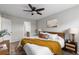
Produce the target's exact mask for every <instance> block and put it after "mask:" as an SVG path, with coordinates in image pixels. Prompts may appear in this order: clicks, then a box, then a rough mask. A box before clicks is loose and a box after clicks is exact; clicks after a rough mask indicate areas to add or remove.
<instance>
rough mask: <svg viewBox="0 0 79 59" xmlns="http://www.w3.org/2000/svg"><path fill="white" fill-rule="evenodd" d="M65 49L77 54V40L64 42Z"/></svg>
mask: <svg viewBox="0 0 79 59" xmlns="http://www.w3.org/2000/svg"><path fill="white" fill-rule="evenodd" d="M65 50H66V51H70V52H73V53H75V54H77V42H65Z"/></svg>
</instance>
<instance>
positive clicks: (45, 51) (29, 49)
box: [23, 43, 53, 55]
mask: <svg viewBox="0 0 79 59" xmlns="http://www.w3.org/2000/svg"><path fill="white" fill-rule="evenodd" d="M23 48H24V50H25V52H26V54H27V55H53V53H52V52H51V51H50V49H49V48H48V47H43V46H38V45H35V44H29V43H27V44H26V45H24V47H23Z"/></svg>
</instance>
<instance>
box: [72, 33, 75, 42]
mask: <svg viewBox="0 0 79 59" xmlns="http://www.w3.org/2000/svg"><path fill="white" fill-rule="evenodd" d="M74 39H75V34H72V42H74Z"/></svg>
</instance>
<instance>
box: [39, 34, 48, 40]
mask: <svg viewBox="0 0 79 59" xmlns="http://www.w3.org/2000/svg"><path fill="white" fill-rule="evenodd" d="M39 37H40V38H44V39H48V35H47V34H43V33H41V34H39Z"/></svg>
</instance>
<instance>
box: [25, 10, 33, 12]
mask: <svg viewBox="0 0 79 59" xmlns="http://www.w3.org/2000/svg"><path fill="white" fill-rule="evenodd" d="M24 11H27V12H32V11H31V10H24Z"/></svg>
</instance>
